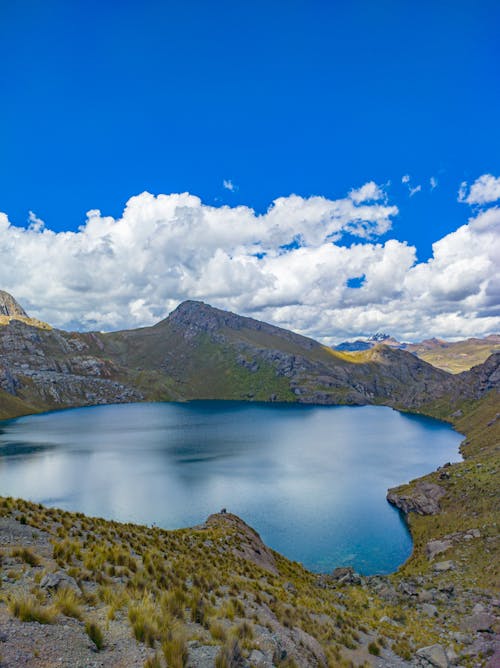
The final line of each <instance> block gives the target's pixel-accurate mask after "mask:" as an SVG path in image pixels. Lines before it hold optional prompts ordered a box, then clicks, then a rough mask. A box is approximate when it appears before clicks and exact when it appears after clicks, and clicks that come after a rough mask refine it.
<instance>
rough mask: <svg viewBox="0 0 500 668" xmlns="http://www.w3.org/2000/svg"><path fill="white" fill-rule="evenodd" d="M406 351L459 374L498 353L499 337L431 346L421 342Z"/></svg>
mask: <svg viewBox="0 0 500 668" xmlns="http://www.w3.org/2000/svg"><path fill="white" fill-rule="evenodd" d="M406 349H407V350H409V351H410V352H413V353H414V354H415V355H418V357H420V358H421V359H423V360H425V361H426V362H429V364H432V365H433V366H435V367H439V368H440V369H444V370H445V371H449V372H450V373H460V372H461V371H467V370H468V369H470V368H472V367H473V366H476V365H477V364H482V363H483V362H484V361H485V360H486V359H487V358H488V357H489V356H490V355H491V354H492V353H494V352H497V351H500V336H498V335H494V336H489V337H486V338H484V339H475V338H472V339H466V340H465V341H457V342H454V343H452V342H449V341H436V342H435V344H433V345H429V344H426V343H425V342H423V343H421V344H418V343H416V344H410V345H408V346H407V347H406Z"/></svg>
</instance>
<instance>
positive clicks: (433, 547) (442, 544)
mask: <svg viewBox="0 0 500 668" xmlns="http://www.w3.org/2000/svg"><path fill="white" fill-rule="evenodd" d="M452 545H453V543H452V542H451V540H430V541H429V542H428V543H427V545H426V546H425V552H426V554H427V559H429V561H432V560H433V559H434V557H435V556H436V555H437V554H442V553H443V552H446V550H449V549H450V547H452Z"/></svg>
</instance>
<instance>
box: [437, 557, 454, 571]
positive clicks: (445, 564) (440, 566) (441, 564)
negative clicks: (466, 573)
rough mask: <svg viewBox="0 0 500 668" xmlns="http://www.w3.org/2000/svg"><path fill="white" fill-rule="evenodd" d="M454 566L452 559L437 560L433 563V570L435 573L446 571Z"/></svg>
mask: <svg viewBox="0 0 500 668" xmlns="http://www.w3.org/2000/svg"><path fill="white" fill-rule="evenodd" d="M454 568H455V564H454V563H453V561H451V560H450V559H448V561H438V562H437V563H435V564H434V570H435V571H436V573H445V572H446V571H451V570H453V569H454Z"/></svg>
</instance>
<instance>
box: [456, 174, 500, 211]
mask: <svg viewBox="0 0 500 668" xmlns="http://www.w3.org/2000/svg"><path fill="white" fill-rule="evenodd" d="M499 199H500V177H495V176H492V175H491V174H483V175H482V176H480V177H479V178H478V179H476V180H475V181H474V183H473V184H472V185H471V187H470V190H468V185H467V181H462V183H461V184H460V188H459V191H458V201H459V202H466V203H467V204H479V205H482V204H489V203H491V202H497V201H498V200H499Z"/></svg>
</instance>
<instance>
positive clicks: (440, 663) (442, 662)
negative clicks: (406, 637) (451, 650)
mask: <svg viewBox="0 0 500 668" xmlns="http://www.w3.org/2000/svg"><path fill="white" fill-rule="evenodd" d="M417 657H418V658H419V659H423V661H421V662H420V665H423V666H434V667H435V668H448V666H449V665H450V662H449V661H448V657H447V656H446V652H445V651H444V649H443V648H442V647H441V645H429V647H421V648H420V649H418V650H417Z"/></svg>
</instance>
